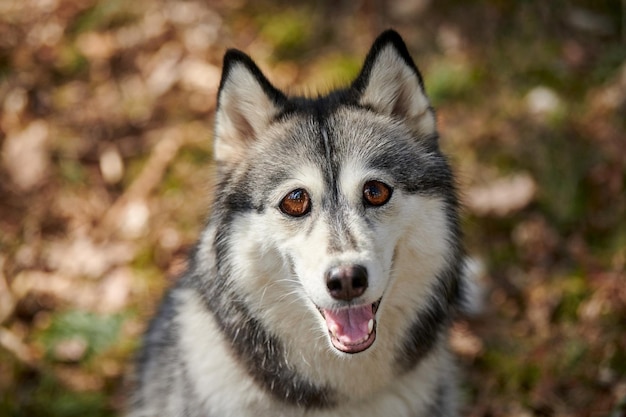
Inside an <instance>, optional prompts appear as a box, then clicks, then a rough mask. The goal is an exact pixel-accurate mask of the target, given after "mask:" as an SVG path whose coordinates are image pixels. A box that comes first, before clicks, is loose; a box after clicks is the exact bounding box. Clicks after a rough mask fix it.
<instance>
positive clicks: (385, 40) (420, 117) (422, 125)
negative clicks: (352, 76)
mask: <svg viewBox="0 0 626 417" xmlns="http://www.w3.org/2000/svg"><path fill="white" fill-rule="evenodd" d="M352 88H354V89H355V90H357V93H358V94H359V97H360V98H359V104H361V105H364V106H369V107H371V108H372V109H374V110H375V111H377V112H380V113H382V114H386V115H389V116H394V117H398V118H400V119H403V120H404V121H405V123H408V124H409V126H410V127H411V128H412V129H413V130H415V131H416V132H417V133H420V134H424V135H430V134H433V133H435V131H436V125H435V114H434V112H433V109H432V107H431V106H430V102H429V101H428V97H426V92H425V91H424V83H423V81H422V76H421V74H420V72H419V70H418V69H417V67H416V66H415V63H414V62H413V60H412V59H411V56H410V55H409V51H408V50H407V48H406V45H405V44H404V41H403V40H402V38H401V37H400V35H398V33H397V32H395V31H393V30H388V31H386V32H383V33H382V34H381V35H380V36H379V37H378V38H377V39H376V40H375V41H374V44H373V45H372V48H371V49H370V51H369V53H368V54H367V57H366V58H365V63H364V64H363V69H361V73H360V74H359V76H358V77H357V79H356V80H355V81H354V83H353V84H352Z"/></svg>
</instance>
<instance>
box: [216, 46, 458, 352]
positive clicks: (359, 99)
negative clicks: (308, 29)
mask: <svg viewBox="0 0 626 417" xmlns="http://www.w3.org/2000/svg"><path fill="white" fill-rule="evenodd" d="M230 54H231V55H230V57H229V55H228V54H227V57H226V61H225V70H224V76H223V79H222V83H221V86H220V95H219V103H218V113H217V119H216V148H215V154H216V160H217V161H218V166H219V170H220V175H221V176H222V181H221V189H220V196H221V200H219V201H220V202H221V204H223V205H224V206H228V207H229V208H230V209H234V210H235V211H236V212H240V213H245V214H242V215H241V216H242V218H245V221H241V222H240V223H239V224H240V230H239V231H238V232H239V233H240V238H239V239H237V241H238V242H239V243H238V245H237V247H232V256H233V257H237V258H238V259H242V260H243V259H245V260H246V261H245V265H244V264H242V263H239V264H238V263H237V262H236V261H234V262H233V264H234V265H238V271H237V273H238V274H239V275H241V276H244V275H256V276H264V277H265V278H264V279H260V280H259V281H258V282H259V283H260V285H261V286H262V287H264V288H259V289H258V290H259V291H260V290H262V294H263V295H265V294H266V291H274V290H275V289H277V288H283V291H284V288H291V289H292V291H293V292H294V293H293V294H290V293H287V294H283V295H281V296H280V297H275V298H274V300H275V301H276V302H278V303H292V302H294V301H293V299H294V298H295V299H298V300H299V302H301V300H305V301H304V302H305V303H306V304H307V305H308V306H309V307H310V308H309V310H310V311H311V312H312V314H315V315H316V316H317V317H318V322H319V323H320V325H321V326H322V327H323V328H324V329H325V330H327V332H328V340H329V341H330V342H331V344H332V346H334V348H335V349H337V350H338V351H341V352H345V353H358V352H361V351H364V350H367V349H368V348H370V347H371V346H372V345H373V343H374V341H375V339H376V329H377V325H378V322H379V316H380V315H381V314H383V312H384V310H385V309H394V308H395V309H401V308H402V307H401V303H399V304H398V305H393V303H392V302H391V301H387V300H386V298H387V297H386V296H387V294H388V293H389V292H390V291H391V289H392V288H393V287H394V286H399V287H398V288H400V290H398V289H397V288H396V292H398V291H402V290H406V291H419V288H421V287H427V286H428V284H429V283H428V282H420V279H424V277H432V279H433V280H434V277H436V275H437V274H438V272H439V271H440V269H441V268H442V265H443V264H444V263H445V258H446V256H448V253H449V244H448V242H449V240H450V236H451V235H452V234H453V233H454V231H452V230H451V227H452V226H451V225H450V221H449V218H448V211H447V210H446V207H447V205H448V204H449V201H446V197H445V196H446V195H450V194H453V193H454V191H453V184H452V178H451V174H450V172H449V169H448V166H447V163H446V161H445V159H444V158H443V156H442V155H441V154H440V152H439V150H438V147H437V134H436V131H435V122H434V115H433V113H432V110H431V108H430V106H429V103H428V100H427V98H426V96H425V94H424V91H423V87H422V82H421V78H420V75H419V73H418V72H417V69H416V68H415V66H414V64H413V62H412V61H411V60H410V57H409V56H408V52H407V51H406V48H405V47H404V44H402V43H401V41H400V43H398V40H397V39H395V38H391V39H386V40H385V39H383V40H382V41H380V42H378V43H377V44H375V45H374V46H373V47H372V51H370V54H369V55H368V57H367V59H366V62H365V65H364V67H363V70H362V71H361V74H360V75H359V77H358V78H357V80H356V81H355V82H354V83H353V85H352V87H351V88H350V89H348V90H343V91H341V92H336V93H333V94H331V95H330V96H328V97H323V98H319V99H316V100H307V99H288V98H286V97H285V96H284V95H283V94H282V93H281V92H280V91H278V90H276V89H275V88H274V87H272V86H271V85H270V84H269V82H268V81H267V80H266V79H265V77H263V76H262V74H261V73H260V71H259V70H258V68H257V67H256V66H255V65H254V64H253V63H252V61H250V60H249V58H248V57H247V56H245V55H242V54H241V53H237V52H231V53H230ZM241 242H246V243H241ZM400 252H402V253H400ZM399 256H402V257H404V258H407V257H410V258H411V259H412V260H413V261H414V262H413V263H412V265H414V266H415V268H416V269H419V271H416V272H415V273H414V274H413V273H412V272H411V271H401V273H399V272H398V271H397V265H396V263H395V262H396V260H397V258H398V257H399ZM251 260H254V262H252V261H251ZM253 264H254V265H253ZM399 276H402V277H403V278H402V279H403V280H404V281H405V282H402V283H396V282H395V281H396V280H397V279H398V278H397V277H399ZM281 281H282V282H281ZM283 284H286V285H283ZM248 285H250V284H248ZM406 313H408V312H406ZM406 313H405V314H406ZM396 314H402V312H401V311H400V312H396Z"/></svg>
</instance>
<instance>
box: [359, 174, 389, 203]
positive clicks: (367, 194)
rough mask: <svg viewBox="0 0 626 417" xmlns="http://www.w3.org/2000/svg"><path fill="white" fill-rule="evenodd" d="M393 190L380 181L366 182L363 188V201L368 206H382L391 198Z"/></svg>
mask: <svg viewBox="0 0 626 417" xmlns="http://www.w3.org/2000/svg"><path fill="white" fill-rule="evenodd" d="M392 191H393V190H392V189H391V187H390V186H388V185H387V184H385V183H382V182H380V181H374V180H372V181H368V182H366V183H365V185H364V186H363V199H364V200H365V203H366V204H368V205H370V206H382V205H383V204H385V203H386V202H387V201H389V199H390V198H391V192H392Z"/></svg>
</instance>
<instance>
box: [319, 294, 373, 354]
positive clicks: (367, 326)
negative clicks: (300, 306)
mask: <svg viewBox="0 0 626 417" xmlns="http://www.w3.org/2000/svg"><path fill="white" fill-rule="evenodd" d="M379 305H380V300H378V301H376V302H375V303H372V304H368V305H364V306H357V307H346V308H342V309H339V310H327V309H323V308H319V307H318V310H319V311H320V313H321V314H322V317H324V320H326V325H327V326H328V334H329V336H330V341H331V342H332V344H333V346H334V347H335V348H336V349H338V350H340V351H342V352H345V353H358V352H363V351H364V350H366V349H368V348H369V347H370V346H372V344H373V343H374V340H376V318H375V316H376V311H377V310H378V306H379Z"/></svg>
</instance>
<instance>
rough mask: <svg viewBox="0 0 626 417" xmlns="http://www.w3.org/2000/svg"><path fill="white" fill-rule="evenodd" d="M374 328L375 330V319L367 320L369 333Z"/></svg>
mask: <svg viewBox="0 0 626 417" xmlns="http://www.w3.org/2000/svg"><path fill="white" fill-rule="evenodd" d="M372 330H374V319H370V321H368V322H367V331H368V333H372Z"/></svg>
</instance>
